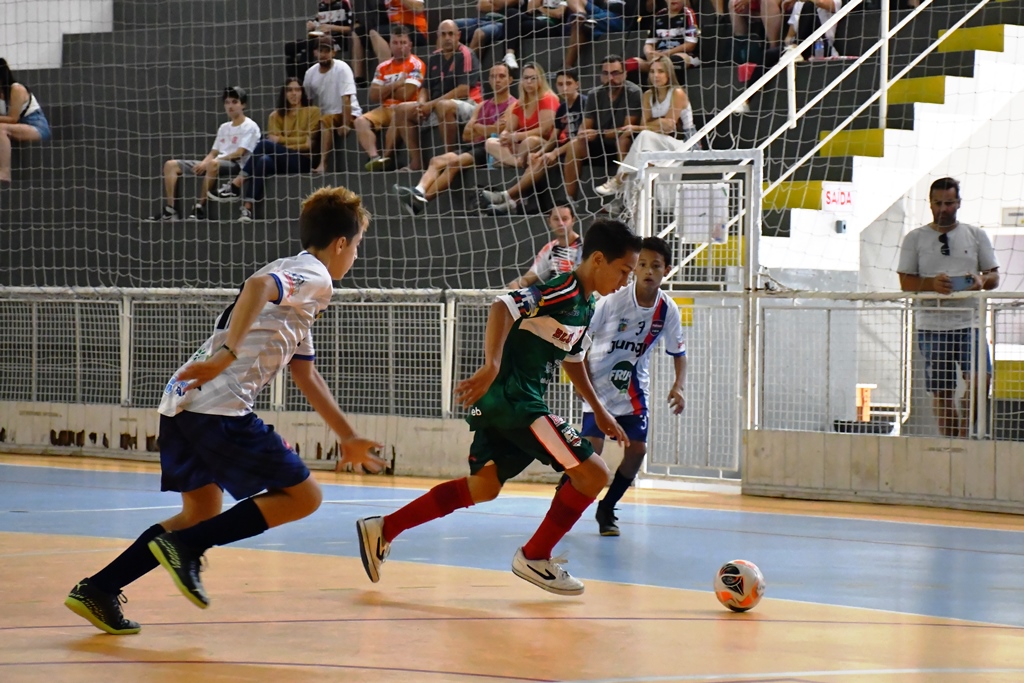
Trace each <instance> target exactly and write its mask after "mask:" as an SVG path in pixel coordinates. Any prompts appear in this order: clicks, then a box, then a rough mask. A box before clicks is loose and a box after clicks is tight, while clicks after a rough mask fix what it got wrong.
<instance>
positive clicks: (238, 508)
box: [175, 498, 269, 553]
mask: <svg viewBox="0 0 1024 683" xmlns="http://www.w3.org/2000/svg"><path fill="white" fill-rule="evenodd" d="M268 528H269V527H268V526H267V520H265V519H263V513H262V512H260V507H259V505H257V504H256V501H255V500H253V499H252V498H246V499H245V500H243V501H242V502H241V503H239V504H238V505H235V506H234V507H233V508H231V509H229V510H226V511H225V512H222V513H220V514H219V515H217V516H216V517H213V518H211V519H208V520H206V521H205V522H200V523H199V524H196V525H195V526H190V527H189V528H187V529H182V530H181V531H178V532H176V533H175V536H176V537H177V538H178V540H179V541H181V542H182V543H184V544H185V545H187V546H189V547H191V548H193V549H194V550H198V551H199V552H201V553H203V552H206V550H207V549H209V548H212V547H213V546H215V545H227V544H228V543H234V542H235V541H241V540H242V539H243V538H252V537H253V536H259V535H260V534H262V533H263V532H264V531H266V530H267V529H268Z"/></svg>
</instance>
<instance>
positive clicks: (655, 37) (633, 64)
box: [626, 0, 700, 83]
mask: <svg viewBox="0 0 1024 683" xmlns="http://www.w3.org/2000/svg"><path fill="white" fill-rule="evenodd" d="M664 4H665V7H663V8H662V9H661V10H660V11H659V12H658V13H657V14H656V15H655V17H654V25H653V26H652V27H651V32H650V37H649V38H648V39H647V42H645V43H644V48H643V49H644V54H643V57H639V58H631V59H627V60H626V71H627V72H628V73H629V74H630V76H631V78H630V80H635V81H636V82H639V81H640V77H641V75H646V74H647V70H648V69H649V68H650V65H651V62H653V61H655V60H657V59H658V58H659V57H662V56H664V57H668V58H669V59H671V60H672V65H673V67H674V68H675V72H676V80H677V81H678V82H679V83H686V70H687V69H692V68H695V67H698V66H700V59H699V58H698V56H697V43H698V38H699V37H700V30H699V29H698V27H697V15H696V13H695V12H694V11H693V9H691V8H690V4H689V0H665V3H664ZM634 75H635V77H636V78H635V79H634V78H632V77H633V76H634Z"/></svg>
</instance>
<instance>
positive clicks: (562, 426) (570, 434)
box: [548, 415, 583, 446]
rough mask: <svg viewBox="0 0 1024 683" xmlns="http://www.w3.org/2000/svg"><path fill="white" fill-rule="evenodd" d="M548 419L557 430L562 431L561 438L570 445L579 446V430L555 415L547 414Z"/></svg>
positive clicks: (580, 441)
mask: <svg viewBox="0 0 1024 683" xmlns="http://www.w3.org/2000/svg"><path fill="white" fill-rule="evenodd" d="M548 419H549V420H551V424H553V425H554V426H555V427H556V428H557V429H558V431H559V432H561V433H562V438H563V439H565V442H566V443H567V444H569V445H570V446H579V445H580V443H582V441H583V440H582V439H581V438H580V434H579V432H577V431H576V430H575V429H574V428H573V426H572V425H571V424H569V423H568V422H566V421H565V420H563V419H562V418H560V417H559V416H557V415H548Z"/></svg>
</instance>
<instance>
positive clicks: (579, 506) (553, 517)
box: [523, 481, 594, 560]
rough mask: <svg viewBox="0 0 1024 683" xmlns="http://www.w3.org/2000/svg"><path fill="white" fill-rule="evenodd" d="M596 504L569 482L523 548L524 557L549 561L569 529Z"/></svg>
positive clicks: (556, 493) (559, 491)
mask: <svg viewBox="0 0 1024 683" xmlns="http://www.w3.org/2000/svg"><path fill="white" fill-rule="evenodd" d="M593 502H594V499H593V498H591V497H590V496H584V495H583V494H582V493H580V492H579V491H577V490H576V489H574V488H573V486H572V482H571V481H567V482H565V484H563V485H562V487H561V488H560V489H558V491H556V492H555V498H554V500H552V501H551V508H550V509H549V510H548V514H547V515H545V516H544V521H543V522H541V523H540V526H539V527H538V528H537V531H536V533H534V534H533V538H531V539H530V540H529V541H527V543H526V545H524V546H523V555H525V556H526V559H528V560H549V559H551V551H552V550H554V549H555V544H557V543H558V542H559V541H561V540H562V537H563V536H565V535H566V534H567V533H569V529H571V528H572V527H573V525H574V524H575V523H576V522H578V521H579V518H580V516H581V515H582V514H583V512H584V511H585V510H586V509H587V508H588V507H589V506H590V504H591V503H593Z"/></svg>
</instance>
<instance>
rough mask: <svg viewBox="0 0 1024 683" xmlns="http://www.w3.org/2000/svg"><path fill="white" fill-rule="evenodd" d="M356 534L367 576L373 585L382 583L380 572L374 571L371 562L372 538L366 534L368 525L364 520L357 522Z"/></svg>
mask: <svg viewBox="0 0 1024 683" xmlns="http://www.w3.org/2000/svg"><path fill="white" fill-rule="evenodd" d="M356 533H357V534H359V557H361V558H362V560H363V569H364V570H366V576H367V577H368V578H369V579H370V581H372V582H373V583H377V582H378V581H380V572H378V571H376V570H374V568H373V563H372V562H370V555H369V553H370V552H373V551H370V550H369V547H370V536H369V534H368V533H367V532H366V524H364V523H363V520H361V519H357V520H356Z"/></svg>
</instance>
